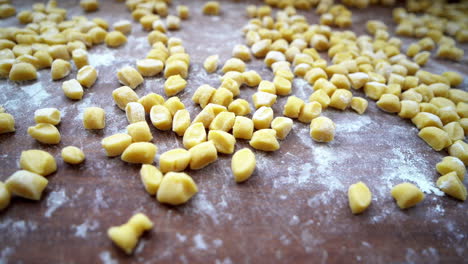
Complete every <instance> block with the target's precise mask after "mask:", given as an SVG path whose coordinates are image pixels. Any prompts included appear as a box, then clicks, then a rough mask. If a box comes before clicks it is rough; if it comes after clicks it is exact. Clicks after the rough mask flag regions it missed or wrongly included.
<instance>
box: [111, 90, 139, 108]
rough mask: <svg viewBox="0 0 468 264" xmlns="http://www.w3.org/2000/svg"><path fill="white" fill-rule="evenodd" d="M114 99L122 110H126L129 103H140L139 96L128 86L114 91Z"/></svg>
mask: <svg viewBox="0 0 468 264" xmlns="http://www.w3.org/2000/svg"><path fill="white" fill-rule="evenodd" d="M112 97H113V98H114V101H115V103H116V104H117V106H118V107H119V108H120V109H122V110H125V107H127V104H128V103H130V102H137V101H138V95H137V94H136V93H135V91H133V90H132V89H131V88H130V87H128V86H122V87H119V88H117V89H115V90H114V91H112Z"/></svg>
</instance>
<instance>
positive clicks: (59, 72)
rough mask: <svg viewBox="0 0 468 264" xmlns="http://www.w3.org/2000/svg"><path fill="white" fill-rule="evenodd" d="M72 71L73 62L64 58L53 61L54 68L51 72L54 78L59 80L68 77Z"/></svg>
mask: <svg viewBox="0 0 468 264" xmlns="http://www.w3.org/2000/svg"><path fill="white" fill-rule="evenodd" d="M70 72H71V64H70V62H68V61H66V60H62V59H56V60H54V62H52V68H51V70H50V74H51V76H52V80H54V81H55V80H59V79H63V78H65V77H67V76H68V75H69V74H70Z"/></svg>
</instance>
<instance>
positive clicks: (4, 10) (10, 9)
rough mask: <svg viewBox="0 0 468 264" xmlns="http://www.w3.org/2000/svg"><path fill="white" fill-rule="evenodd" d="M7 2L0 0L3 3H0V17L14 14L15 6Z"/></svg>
mask: <svg viewBox="0 0 468 264" xmlns="http://www.w3.org/2000/svg"><path fill="white" fill-rule="evenodd" d="M8 2H9V1H6V2H2V3H3V4H2V5H0V18H7V17H11V16H14V15H15V14H16V9H15V7H14V6H12V5H10V4H8ZM18 15H19V14H18Z"/></svg>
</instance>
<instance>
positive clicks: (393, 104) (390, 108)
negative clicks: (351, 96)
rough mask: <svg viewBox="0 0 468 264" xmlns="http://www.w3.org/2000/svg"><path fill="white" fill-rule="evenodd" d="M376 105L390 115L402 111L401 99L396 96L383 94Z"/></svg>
mask: <svg viewBox="0 0 468 264" xmlns="http://www.w3.org/2000/svg"><path fill="white" fill-rule="evenodd" d="M376 104H377V106H378V107H379V108H380V109H382V110H383V111H385V112H388V113H398V112H400V110H401V104H400V98H398V96H396V95H394V94H383V95H382V96H381V97H380V98H379V100H378V101H377V103H376Z"/></svg>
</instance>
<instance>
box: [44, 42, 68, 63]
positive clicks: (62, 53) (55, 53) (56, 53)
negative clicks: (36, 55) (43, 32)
mask: <svg viewBox="0 0 468 264" xmlns="http://www.w3.org/2000/svg"><path fill="white" fill-rule="evenodd" d="M49 54H50V56H52V58H53V59H54V60H58V59H61V60H64V61H67V62H68V61H69V60H70V52H69V51H68V48H67V46H66V45H52V46H50V47H49Z"/></svg>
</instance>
